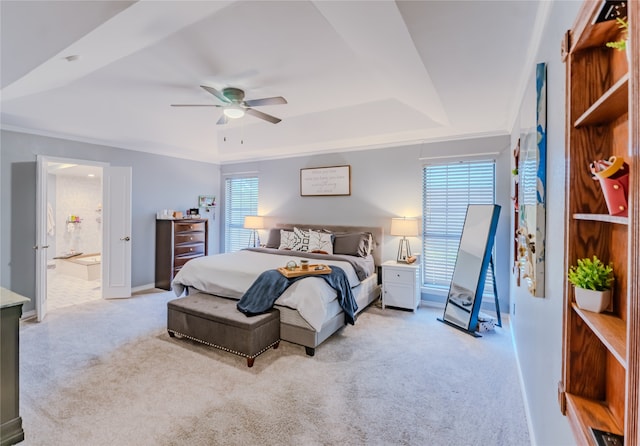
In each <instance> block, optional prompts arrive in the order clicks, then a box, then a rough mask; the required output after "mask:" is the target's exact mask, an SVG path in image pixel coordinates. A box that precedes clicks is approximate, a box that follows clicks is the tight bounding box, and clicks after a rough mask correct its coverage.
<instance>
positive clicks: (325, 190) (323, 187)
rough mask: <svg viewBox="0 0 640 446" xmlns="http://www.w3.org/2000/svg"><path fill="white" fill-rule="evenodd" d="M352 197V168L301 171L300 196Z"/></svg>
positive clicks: (324, 168) (341, 167) (337, 167)
mask: <svg viewBox="0 0 640 446" xmlns="http://www.w3.org/2000/svg"><path fill="white" fill-rule="evenodd" d="M330 195H351V166H330V167H312V168H308V169H300V196H302V197H314V196H330Z"/></svg>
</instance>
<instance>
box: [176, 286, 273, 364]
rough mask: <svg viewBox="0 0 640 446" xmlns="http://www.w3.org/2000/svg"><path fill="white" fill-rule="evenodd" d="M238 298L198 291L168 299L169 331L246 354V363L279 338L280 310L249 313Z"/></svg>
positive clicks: (249, 362) (250, 361)
mask: <svg viewBox="0 0 640 446" xmlns="http://www.w3.org/2000/svg"><path fill="white" fill-rule="evenodd" d="M236 304H237V301H235V300H232V299H225V298H223V297H217V296H212V295H209V294H201V293H195V294H192V295H190V296H187V297H181V298H179V299H175V300H171V301H169V302H168V303H167V331H168V332H169V336H171V337H172V338H173V337H175V335H179V336H183V337H185V338H189V339H192V340H194V341H198V342H202V343H203V344H207V345H210V346H212V347H216V348H219V349H222V350H225V351H228V352H231V353H235V354H236V355H240V356H244V357H246V358H247V366H248V367H253V361H254V359H255V358H256V356H258V355H259V354H261V353H263V352H265V351H266V350H268V349H269V348H270V347H273V348H278V345H279V342H280V312H279V311H278V310H276V309H272V310H271V311H269V312H268V313H265V314H260V315H257V316H252V317H247V316H246V315H245V314H244V313H241V312H240V311H238V310H237V308H236Z"/></svg>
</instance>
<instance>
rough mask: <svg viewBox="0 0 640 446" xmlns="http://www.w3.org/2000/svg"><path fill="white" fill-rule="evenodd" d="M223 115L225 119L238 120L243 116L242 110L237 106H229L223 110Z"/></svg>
mask: <svg viewBox="0 0 640 446" xmlns="http://www.w3.org/2000/svg"><path fill="white" fill-rule="evenodd" d="M223 113H224V114H225V116H226V117H227V118H231V119H238V118H242V117H243V116H244V110H243V109H242V107H240V106H239V105H235V104H232V105H229V106H227V107H225V108H224V111H223Z"/></svg>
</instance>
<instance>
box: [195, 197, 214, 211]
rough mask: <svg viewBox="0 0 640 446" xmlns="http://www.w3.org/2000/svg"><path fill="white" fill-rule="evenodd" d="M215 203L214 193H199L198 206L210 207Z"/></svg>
mask: <svg viewBox="0 0 640 446" xmlns="http://www.w3.org/2000/svg"><path fill="white" fill-rule="evenodd" d="M215 205H216V197H215V196H214V195H200V196H199V197H198V207H201V208H212V207H215Z"/></svg>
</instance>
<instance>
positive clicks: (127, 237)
mask: <svg viewBox="0 0 640 446" xmlns="http://www.w3.org/2000/svg"><path fill="white" fill-rule="evenodd" d="M120 240H124V241H125V242H128V241H129V240H131V237H129V236H126V237H120Z"/></svg>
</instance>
